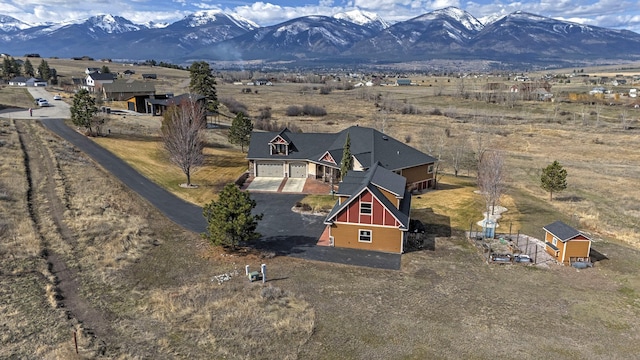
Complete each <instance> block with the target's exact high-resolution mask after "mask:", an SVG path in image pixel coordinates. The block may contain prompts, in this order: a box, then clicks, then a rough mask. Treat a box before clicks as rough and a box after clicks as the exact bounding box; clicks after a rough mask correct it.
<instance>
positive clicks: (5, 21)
mask: <svg viewBox="0 0 640 360" xmlns="http://www.w3.org/2000/svg"><path fill="white" fill-rule="evenodd" d="M32 26H33V25H29V24H27V23H24V22H22V21H20V20H18V19H16V18H13V17H11V16H6V15H0V31H3V32H7V33H8V32H14V31H20V30H24V29H28V28H30V27H32Z"/></svg>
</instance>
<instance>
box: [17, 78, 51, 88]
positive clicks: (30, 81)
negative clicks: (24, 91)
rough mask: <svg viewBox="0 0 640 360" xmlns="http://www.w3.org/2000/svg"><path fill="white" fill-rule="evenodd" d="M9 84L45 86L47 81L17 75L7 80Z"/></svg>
mask: <svg viewBox="0 0 640 360" xmlns="http://www.w3.org/2000/svg"><path fill="white" fill-rule="evenodd" d="M9 85H12V86H47V81H46V80H43V79H40V78H35V77H32V78H27V77H24V76H17V77H14V78H13V79H11V80H9Z"/></svg>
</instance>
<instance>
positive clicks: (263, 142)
mask: <svg viewBox="0 0 640 360" xmlns="http://www.w3.org/2000/svg"><path fill="white" fill-rule="evenodd" d="M278 134H279V133H276V132H266V133H265V132H253V133H252V134H251V142H250V144H249V153H248V154H247V158H248V159H269V158H272V159H282V155H271V154H270V152H269V147H268V146H267V145H268V143H269V142H270V141H271V140H272V139H273V138H274V137H275V136H276V135H278ZM285 134H286V135H287V136H288V138H289V139H290V140H291V142H292V143H294V144H295V145H296V148H297V149H296V151H293V152H290V153H289V155H288V156H287V158H288V159H305V160H309V161H312V162H316V163H319V164H324V165H328V166H333V167H337V166H338V165H337V164H340V163H341V162H342V150H343V148H344V144H345V141H346V138H347V134H349V138H350V142H351V148H350V150H351V155H352V156H354V157H355V158H356V159H358V162H360V164H362V166H363V167H365V168H368V167H371V165H373V164H375V163H380V164H381V165H382V166H383V167H385V168H387V169H390V170H399V169H405V168H409V167H413V166H418V165H423V164H429V163H433V162H435V161H436V159H435V158H433V157H431V156H429V155H427V154H425V153H423V152H421V151H419V150H417V149H414V148H412V147H411V146H408V145H406V144H404V143H402V142H400V141H398V140H396V139H394V138H392V137H390V136H387V135H385V134H383V133H381V132H379V131H378V130H375V129H372V128H367V127H363V126H352V127H349V128H347V129H344V130H342V131H341V132H339V133H334V134H322V133H292V132H290V131H288V130H287V131H286V132H285ZM327 152H329V153H330V154H331V156H332V157H333V159H334V160H335V161H336V164H332V163H328V162H323V161H321V160H320V159H322V157H323V156H324V155H325V154H326V153H327Z"/></svg>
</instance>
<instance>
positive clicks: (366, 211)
mask: <svg viewBox="0 0 640 360" xmlns="http://www.w3.org/2000/svg"><path fill="white" fill-rule="evenodd" d="M360 215H371V203H370V202H361V203H360Z"/></svg>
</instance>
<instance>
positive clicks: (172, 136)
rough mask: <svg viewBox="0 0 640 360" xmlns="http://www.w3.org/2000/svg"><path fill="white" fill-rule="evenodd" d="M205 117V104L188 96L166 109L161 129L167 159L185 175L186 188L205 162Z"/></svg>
mask: <svg viewBox="0 0 640 360" xmlns="http://www.w3.org/2000/svg"><path fill="white" fill-rule="evenodd" d="M206 114H207V113H206V109H205V107H204V105H203V104H201V103H199V102H197V101H196V100H195V96H194V97H191V96H190V97H189V99H188V100H183V101H182V102H181V103H180V104H178V105H173V106H171V107H170V108H169V109H168V111H167V112H166V113H165V114H164V119H163V121H162V127H161V128H160V132H161V136H162V142H163V145H164V148H165V149H166V150H167V151H168V152H169V159H170V160H171V162H172V163H174V164H175V165H177V166H178V167H180V169H181V170H182V172H183V173H184V174H185V175H186V176H187V186H191V174H192V173H193V172H194V171H195V170H196V169H197V168H198V167H200V166H201V165H202V164H203V162H204V153H203V150H204V143H205V141H204V132H203V130H204V129H205V128H206V125H207V117H206Z"/></svg>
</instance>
